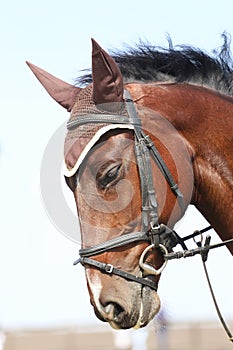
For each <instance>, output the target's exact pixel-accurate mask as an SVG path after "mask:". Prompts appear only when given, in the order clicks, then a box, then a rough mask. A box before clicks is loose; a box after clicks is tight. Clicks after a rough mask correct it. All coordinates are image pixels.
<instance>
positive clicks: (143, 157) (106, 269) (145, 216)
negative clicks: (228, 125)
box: [67, 90, 233, 342]
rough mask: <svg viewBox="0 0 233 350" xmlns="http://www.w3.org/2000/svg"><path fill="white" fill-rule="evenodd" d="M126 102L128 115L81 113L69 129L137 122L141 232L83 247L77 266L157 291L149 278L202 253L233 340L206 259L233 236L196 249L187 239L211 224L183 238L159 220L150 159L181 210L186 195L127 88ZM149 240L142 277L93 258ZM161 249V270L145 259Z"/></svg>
mask: <svg viewBox="0 0 233 350" xmlns="http://www.w3.org/2000/svg"><path fill="white" fill-rule="evenodd" d="M124 99H125V105H126V108H127V112H128V116H129V117H124V116H122V115H112V114H103V115H87V116H83V117H81V118H80V116H78V117H77V118H76V119H73V120H72V121H71V122H68V124H67V128H68V130H71V129H73V128H76V127H77V126H79V125H82V124H86V123H103V122H104V123H111V124H119V123H121V124H131V125H134V136H135V137H134V140H135V156H136V161H137V166H138V172H139V177H140V187H141V198H142V207H141V211H142V220H141V231H138V232H132V233H128V234H125V235H122V236H120V237H115V238H113V239H111V240H108V241H106V242H104V243H100V244H97V245H94V246H91V247H88V248H82V249H80V250H79V255H80V257H79V259H78V260H76V261H75V262H74V265H76V264H78V263H81V264H82V265H83V266H85V265H89V266H93V267H94V268H96V269H99V270H100V271H101V272H103V273H106V274H109V275H117V276H120V277H122V278H125V279H127V280H130V281H134V282H137V283H140V284H142V286H147V287H150V288H151V289H153V290H155V291H157V288H158V285H157V283H156V282H154V281H152V280H151V279H148V277H149V276H151V275H159V274H161V272H162V271H163V270H164V268H165V266H166V264H167V262H168V260H172V259H178V258H186V257H190V256H194V255H196V254H200V255H201V257H202V261H203V266H204V269H205V273H206V277H207V281H208V284H209V288H210V291H211V295H212V298H213V301H214V304H215V307H216V310H217V313H218V316H219V318H220V321H221V322H222V325H223V327H224V329H225V331H226V332H227V334H228V337H229V339H230V340H231V341H232V342H233V336H232V334H231V332H230V330H229V328H228V327H227V325H226V323H225V321H224V320H223V318H222V315H221V313H220V310H219V308H218V305H217V302H216V299H215V296H214V293H213V289H212V286H211V284H210V280H209V276H208V273H207V270H206V266H205V262H206V260H207V257H208V253H209V250H211V249H214V248H217V247H221V246H224V245H226V244H230V243H233V239H230V240H227V241H223V242H221V243H218V244H213V245H210V236H207V238H206V241H205V244H204V245H202V244H201V243H200V242H196V243H197V248H196V249H187V246H186V244H185V241H186V240H188V239H191V238H193V239H194V238H195V237H196V236H197V235H202V234H203V233H204V232H205V231H208V230H209V229H211V226H209V227H207V228H205V229H203V230H201V231H195V232H194V233H193V234H191V235H188V236H186V237H184V238H181V237H180V236H179V235H178V234H177V233H176V232H175V231H174V230H173V229H171V228H169V227H168V226H166V225H165V224H163V223H159V215H158V204H157V200H156V194H155V189H154V185H153V176H152V168H151V159H153V161H154V162H155V163H156V165H157V166H158V168H159V169H160V171H161V173H162V174H163V176H164V178H165V179H166V181H167V183H168V184H169V187H170V189H171V191H172V192H173V193H174V195H175V196H176V198H177V201H178V203H179V206H180V208H181V211H182V212H183V210H184V200H183V195H182V193H181V191H180V189H179V187H178V185H177V183H176V182H175V181H174V179H173V177H172V175H171V173H170V171H169V169H168V167H167V165H166V164H165V162H164V160H163V158H162V157H161V155H160V153H159V152H158V150H157V148H156V147H155V145H154V143H153V142H152V141H151V139H150V137H149V136H148V135H145V133H144V131H143V130H142V127H141V121H140V119H139V117H138V114H137V111H136V108H135V105H134V103H133V101H132V98H131V96H130V94H129V92H128V91H127V90H125V92H124ZM141 241H144V242H148V243H149V245H148V246H147V247H146V248H145V249H144V251H143V252H142V254H141V257H140V259H139V266H140V269H141V276H137V275H133V274H131V273H128V272H127V271H123V270H121V269H118V268H116V267H114V265H112V264H108V263H104V262H100V261H97V260H95V259H93V258H92V256H96V255H99V254H102V253H104V252H107V251H109V250H111V249H114V248H119V247H122V246H127V245H128V244H132V243H137V242H141ZM177 244H180V245H181V247H182V248H183V251H178V252H173V251H172V249H173V248H174V247H175V246H176V245H177ZM153 249H159V250H160V252H161V253H162V254H163V257H164V263H163V264H162V266H161V267H160V268H159V269H156V268H155V267H153V266H152V265H150V264H147V263H146V262H144V259H145V258H146V255H147V253H148V252H149V251H150V250H153Z"/></svg>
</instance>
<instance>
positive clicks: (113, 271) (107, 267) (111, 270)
mask: <svg viewBox="0 0 233 350" xmlns="http://www.w3.org/2000/svg"><path fill="white" fill-rule="evenodd" d="M79 263H81V264H82V265H90V266H93V267H96V268H97V269H99V270H100V271H101V272H103V273H106V274H109V275H117V276H120V277H122V278H125V279H127V280H130V281H133V282H137V283H140V284H143V285H144V286H147V287H150V288H151V289H154V290H155V291H157V289H158V283H156V282H153V281H151V280H148V279H146V278H143V277H139V276H136V275H132V274H131V273H128V272H126V271H123V270H120V269H117V268H116V267H114V266H113V265H111V264H105V263H103V262H100V261H97V260H94V259H89V258H86V257H81V258H79V259H78V260H77V261H75V262H74V265H77V264H79Z"/></svg>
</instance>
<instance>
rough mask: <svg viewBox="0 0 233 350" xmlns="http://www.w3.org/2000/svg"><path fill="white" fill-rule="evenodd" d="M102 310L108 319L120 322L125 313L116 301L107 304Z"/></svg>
mask: <svg viewBox="0 0 233 350" xmlns="http://www.w3.org/2000/svg"><path fill="white" fill-rule="evenodd" d="M103 311H104V313H105V315H106V316H105V317H106V318H107V319H108V320H109V321H116V322H121V319H122V318H123V317H124V315H125V310H124V309H123V308H122V307H121V306H120V305H119V304H117V303H109V304H107V305H106V306H104V307H103Z"/></svg>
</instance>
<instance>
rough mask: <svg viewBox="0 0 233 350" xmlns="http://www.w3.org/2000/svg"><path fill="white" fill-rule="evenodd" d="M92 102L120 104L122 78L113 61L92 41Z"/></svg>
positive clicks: (122, 88) (121, 99)
mask: <svg viewBox="0 0 233 350" xmlns="http://www.w3.org/2000/svg"><path fill="white" fill-rule="evenodd" d="M92 78H93V101H94V102H95V104H100V103H111V102H122V101H123V92H124V86H123V77H122V74H121V72H120V69H119V68H118V65H117V64H116V62H115V61H114V59H113V58H112V57H111V56H109V54H107V52H105V51H104V50H103V49H102V48H101V47H100V46H99V45H98V44H97V42H96V41H95V40H94V39H92Z"/></svg>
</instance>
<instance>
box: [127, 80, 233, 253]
mask: <svg viewBox="0 0 233 350" xmlns="http://www.w3.org/2000/svg"><path fill="white" fill-rule="evenodd" d="M135 86H136V84H135ZM132 93H133V94H134V96H133V97H134V99H135V100H136V101H137V103H139V104H142V105H144V106H147V107H149V108H151V109H153V110H155V111H157V112H159V113H160V114H161V115H162V116H164V117H166V118H167V119H168V120H169V121H170V122H171V123H172V124H173V125H174V126H175V128H176V129H177V130H178V131H179V132H180V133H181V134H182V136H183V137H184V138H185V139H186V140H187V142H188V144H189V149H190V150H191V153H192V158H193V169H194V193H193V199H192V203H193V204H194V205H195V206H196V207H197V209H198V210H199V211H200V212H201V213H202V214H203V216H204V217H205V218H206V219H207V220H208V221H209V222H210V224H211V225H212V226H213V228H214V229H215V230H216V232H217V233H218V234H219V236H220V237H221V239H222V240H226V239H230V238H233V225H232V216H233V157H232V141H233V117H232V116H233V102H232V101H233V100H232V99H231V98H228V97H224V96H221V95H219V94H216V93H215V92H213V91H210V90H207V89H204V88H201V87H198V86H191V85H187V84H179V85H174V84H170V85H169V84H164V85H157V86H156V85H149V86H148V85H147V86H146V85H139V84H138V85H137V88H136V89H135V90H134V89H133V91H132ZM229 249H230V250H231V252H232V254H233V245H231V246H229Z"/></svg>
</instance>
